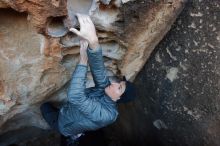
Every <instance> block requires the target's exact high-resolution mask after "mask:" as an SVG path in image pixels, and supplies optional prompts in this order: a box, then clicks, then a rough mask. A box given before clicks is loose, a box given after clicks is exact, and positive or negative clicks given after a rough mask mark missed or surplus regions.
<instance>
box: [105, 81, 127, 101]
mask: <svg viewBox="0 0 220 146" xmlns="http://www.w3.org/2000/svg"><path fill="white" fill-rule="evenodd" d="M125 88H126V84H125V81H121V82H118V83H117V82H111V84H110V85H109V86H108V87H106V88H105V93H106V94H107V95H108V96H110V97H111V98H112V100H113V101H117V100H119V99H120V96H121V95H122V94H123V93H124V91H125Z"/></svg>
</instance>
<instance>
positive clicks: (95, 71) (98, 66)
mask: <svg viewBox="0 0 220 146" xmlns="http://www.w3.org/2000/svg"><path fill="white" fill-rule="evenodd" d="M87 54H88V61H89V65H90V69H91V72H92V76H93V80H94V82H95V86H96V87H97V88H105V87H106V86H108V84H109V78H108V76H107V70H106V68H105V65H104V61H103V56H102V48H101V47H99V48H96V49H90V48H88V49H87Z"/></svg>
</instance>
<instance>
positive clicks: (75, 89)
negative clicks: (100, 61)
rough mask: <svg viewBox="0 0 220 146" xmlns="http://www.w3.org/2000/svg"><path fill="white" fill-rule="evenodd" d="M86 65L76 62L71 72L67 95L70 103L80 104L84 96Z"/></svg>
mask: <svg viewBox="0 0 220 146" xmlns="http://www.w3.org/2000/svg"><path fill="white" fill-rule="evenodd" d="M87 68H88V67H87V65H81V64H78V65H77V66H76V68H75V71H74V72H73V74H72V78H71V81H70V86H69V89H68V92H67V97H68V100H69V102H70V103H74V104H80V103H81V102H80V101H81V100H84V98H86V95H85V88H86V77H87Z"/></svg>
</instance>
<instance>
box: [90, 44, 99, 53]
mask: <svg viewBox="0 0 220 146" xmlns="http://www.w3.org/2000/svg"><path fill="white" fill-rule="evenodd" d="M100 50H101V46H100V45H99V47H97V48H95V49H91V48H90V47H88V51H89V52H90V53H95V52H99V51H100Z"/></svg>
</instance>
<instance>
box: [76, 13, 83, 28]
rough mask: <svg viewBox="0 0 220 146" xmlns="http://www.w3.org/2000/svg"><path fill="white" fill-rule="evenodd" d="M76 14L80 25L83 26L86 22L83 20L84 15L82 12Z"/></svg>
mask: <svg viewBox="0 0 220 146" xmlns="http://www.w3.org/2000/svg"><path fill="white" fill-rule="evenodd" d="M76 16H77V18H78V21H79V24H80V26H82V25H83V24H84V22H83V15H82V14H80V13H76Z"/></svg>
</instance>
